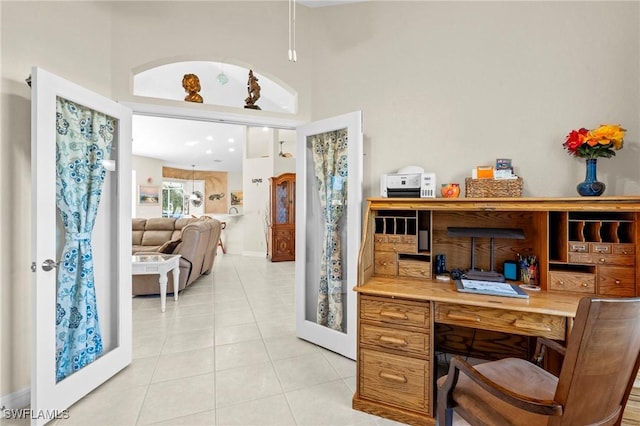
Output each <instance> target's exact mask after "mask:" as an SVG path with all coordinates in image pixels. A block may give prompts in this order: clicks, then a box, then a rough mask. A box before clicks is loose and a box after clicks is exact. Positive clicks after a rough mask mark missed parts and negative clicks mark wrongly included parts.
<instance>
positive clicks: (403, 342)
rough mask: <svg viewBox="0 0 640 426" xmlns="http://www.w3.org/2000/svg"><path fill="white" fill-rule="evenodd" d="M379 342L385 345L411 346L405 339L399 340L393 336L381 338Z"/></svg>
mask: <svg viewBox="0 0 640 426" xmlns="http://www.w3.org/2000/svg"><path fill="white" fill-rule="evenodd" d="M378 340H380V341H381V342H384V343H391V344H392V345H400V346H407V345H408V344H409V342H407V341H406V340H404V339H398V338H397V337H392V336H380V338H379V339H378Z"/></svg>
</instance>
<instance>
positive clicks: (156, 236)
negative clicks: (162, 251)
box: [141, 230, 173, 246]
mask: <svg viewBox="0 0 640 426" xmlns="http://www.w3.org/2000/svg"><path fill="white" fill-rule="evenodd" d="M172 235H173V230H169V231H144V235H143V236H142V244H141V245H143V246H161V245H163V244H164V243H166V242H167V241H170V240H171V236H172Z"/></svg>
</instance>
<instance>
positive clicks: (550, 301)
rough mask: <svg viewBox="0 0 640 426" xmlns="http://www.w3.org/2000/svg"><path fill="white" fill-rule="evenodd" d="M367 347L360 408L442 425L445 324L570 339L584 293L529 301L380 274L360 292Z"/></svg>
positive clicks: (363, 346) (361, 350)
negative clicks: (440, 355)
mask: <svg viewBox="0 0 640 426" xmlns="http://www.w3.org/2000/svg"><path fill="white" fill-rule="evenodd" d="M356 291H357V292H358V301H359V313H360V314H359V336H360V337H359V342H358V343H359V345H358V363H359V364H358V377H357V382H358V386H357V391H356V393H355V395H354V397H353V408H355V409H357V410H362V411H366V412H369V413H372V414H376V415H380V416H383V417H388V418H391V419H394V420H396V421H401V422H404V423H409V424H434V423H435V419H434V415H435V400H436V395H435V388H434V381H435V379H436V377H435V354H434V352H435V349H436V343H435V342H436V340H437V339H436V338H437V332H436V331H435V328H436V326H437V325H438V324H448V325H455V326H462V327H468V328H473V329H479V330H489V331H494V332H500V333H510V334H516V335H521V336H543V337H548V338H551V339H556V340H562V341H564V340H565V339H566V336H567V335H568V334H569V333H570V330H571V326H572V325H573V318H574V316H575V313H576V310H577V307H578V302H579V300H580V296H579V295H557V296H554V295H550V294H549V293H548V292H540V293H531V294H530V297H529V299H517V298H510V297H499V296H484V295H474V294H462V293H458V292H457V291H456V290H455V286H454V285H453V283H452V282H449V283H442V282H439V281H427V282H425V281H424V280H416V279H404V280H397V279H392V278H388V277H374V278H372V279H371V280H369V281H368V282H367V285H365V286H361V287H357V288H356Z"/></svg>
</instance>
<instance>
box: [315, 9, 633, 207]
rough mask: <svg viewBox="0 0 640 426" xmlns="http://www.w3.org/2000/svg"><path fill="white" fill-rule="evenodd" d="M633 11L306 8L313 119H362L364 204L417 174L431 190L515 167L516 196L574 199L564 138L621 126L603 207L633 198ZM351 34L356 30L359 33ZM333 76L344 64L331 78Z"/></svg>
mask: <svg viewBox="0 0 640 426" xmlns="http://www.w3.org/2000/svg"><path fill="white" fill-rule="evenodd" d="M639 13H640V12H639V2H614V1H602V2H590V1H589V2H579V1H570V2H569V1H563V2H526V1H524V2H523V1H512V2H507V1H502V2H484V1H468V2H464V1H451V2H431V1H423V2H384V1H376V2H365V3H357V4H350V5H344V6H340V7H325V8H319V9H317V11H316V10H314V17H313V18H314V20H315V25H314V28H316V29H318V30H319V31H318V33H316V34H315V37H314V47H313V52H314V57H313V59H314V70H313V73H312V79H313V93H312V111H313V118H314V119H320V118H325V117H328V116H332V115H336V114H338V113H344V112H349V111H353V110H360V109H361V110H362V111H363V122H364V126H363V128H364V133H365V146H366V148H365V149H366V151H365V153H366V157H365V165H366V166H367V167H366V170H365V173H366V174H365V186H366V192H365V195H369V196H371V195H375V196H378V195H379V190H378V182H379V177H380V174H382V173H387V172H393V171H396V170H397V169H399V168H400V167H403V166H406V165H410V164H415V165H419V166H422V167H424V168H425V169H426V170H427V171H434V172H436V174H437V179H438V182H459V183H461V186H462V188H464V178H465V177H467V176H470V170H471V168H472V167H474V166H476V165H480V164H493V163H494V162H495V159H496V158H511V159H513V163H514V165H515V167H516V169H517V172H518V173H519V174H520V175H521V176H522V177H523V178H524V195H528V196H561V195H565V196H577V193H576V189H575V187H576V184H577V183H578V182H579V181H582V180H583V179H584V174H585V165H584V160H582V161H580V160H578V159H574V158H572V157H570V156H569V155H568V154H567V153H566V152H565V151H564V150H563V149H562V143H563V142H564V139H565V136H566V135H567V134H568V133H569V131H571V130H572V129H576V128H580V127H587V128H593V127H597V126H598V125H599V124H602V123H620V124H622V125H623V126H624V127H625V128H626V129H628V133H627V138H626V146H625V148H624V149H623V150H622V151H620V152H619V153H618V155H617V156H616V157H615V158H613V159H602V160H600V161H599V162H598V169H599V170H598V172H599V173H598V177H599V178H600V180H603V181H604V182H605V183H606V184H607V191H606V193H605V195H622V194H638V193H640V179H639V178H640V168H639V167H638V164H639V163H640V150H639V149H638V139H639V134H640V133H639V131H640V128H639V117H640V102H639V92H640V78H639V76H640V72H639V64H640V60H639V58H638V52H639V51H640V37H639V28H640V25H639V23H638V16H639ZM354 22H357V25H354ZM337 64H339V66H337Z"/></svg>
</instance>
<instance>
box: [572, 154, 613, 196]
mask: <svg viewBox="0 0 640 426" xmlns="http://www.w3.org/2000/svg"><path fill="white" fill-rule="evenodd" d="M597 165H598V160H597V159H595V158H589V159H587V176H586V178H585V180H584V182H581V183H579V184H578V186H577V189H578V194H580V195H582V196H586V197H596V196H598V195H602V193H603V192H604V190H605V188H606V186H605V184H604V183H602V182H598V176H597V175H598V168H597Z"/></svg>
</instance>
